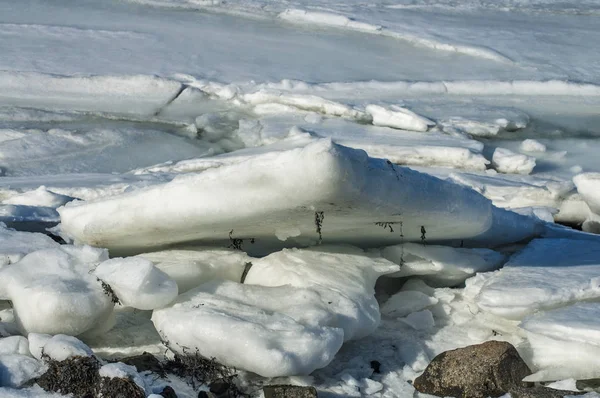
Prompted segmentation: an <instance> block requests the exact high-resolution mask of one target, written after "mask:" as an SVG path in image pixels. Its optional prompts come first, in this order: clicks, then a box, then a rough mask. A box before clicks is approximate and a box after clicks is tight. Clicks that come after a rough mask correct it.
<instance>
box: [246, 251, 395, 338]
mask: <svg viewBox="0 0 600 398" xmlns="http://www.w3.org/2000/svg"><path fill="white" fill-rule="evenodd" d="M253 264H254V265H253V266H252V268H251V269H250V271H249V272H248V275H247V277H246V283H248V284H256V285H263V286H285V285H291V286H293V287H299V288H308V289H312V290H316V291H317V292H318V293H319V294H320V295H321V297H323V298H324V299H326V300H327V302H331V305H332V306H333V311H334V312H336V313H337V316H338V318H339V319H338V321H337V326H338V327H341V328H343V329H344V340H346V341H347V340H352V339H359V338H361V337H365V336H367V335H369V334H370V333H372V332H373V331H374V330H375V329H376V328H377V326H378V325H379V321H380V317H381V315H380V313H379V305H378V304H377V300H375V296H374V294H375V290H374V287H375V282H376V281H377V278H379V276H381V275H385V274H389V273H392V272H396V271H398V270H399V266H398V265H396V264H393V263H392V262H390V261H387V260H385V259H382V258H370V257H367V256H366V254H365V253H363V252H362V251H361V250H360V249H356V248H353V247H346V246H339V247H335V246H333V247H327V246H322V247H317V248H313V249H306V250H300V249H284V250H282V251H280V252H277V253H273V254H271V255H269V256H267V257H264V258H262V259H260V260H257V261H255V262H254V263H253Z"/></svg>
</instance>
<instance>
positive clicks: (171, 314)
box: [152, 287, 344, 377]
mask: <svg viewBox="0 0 600 398" xmlns="http://www.w3.org/2000/svg"><path fill="white" fill-rule="evenodd" d="M152 321H153V322H154V325H155V326H156V329H157V330H158V332H159V333H160V335H161V336H162V338H163V339H164V340H166V341H168V344H169V347H171V349H173V350H175V351H176V352H179V353H181V354H189V355H194V352H195V350H196V349H197V350H198V352H199V353H200V354H201V355H202V356H204V357H207V358H212V357H214V358H216V360H217V361H218V362H220V363H223V364H225V365H229V366H234V367H236V368H238V369H244V370H249V371H251V372H254V373H257V374H259V375H261V376H265V377H276V376H286V375H297V374H309V373H311V372H312V371H314V370H315V369H318V368H321V367H324V366H326V365H327V364H328V363H329V362H331V360H332V359H333V356H334V355H335V353H336V352H337V351H338V350H339V349H340V347H341V345H342V342H343V339H344V333H343V331H342V330H341V329H337V328H331V327H318V326H317V327H315V326H307V325H303V324H302V323H300V322H297V321H295V320H294V319H293V318H291V317H289V316H287V315H284V314H282V313H279V312H273V311H269V310H263V309H261V308H259V307H255V306H252V305H248V304H245V303H243V302H240V301H238V300H236V299H232V298H229V297H227V296H221V295H219V294H211V293H206V292H203V291H202V290H201V287H200V288H197V289H193V290H190V291H188V292H187V293H184V294H182V295H180V296H179V297H178V298H177V300H176V301H175V303H173V304H172V305H171V306H170V307H167V308H163V309H159V310H155V311H154V313H153V315H152Z"/></svg>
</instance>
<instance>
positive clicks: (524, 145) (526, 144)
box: [521, 138, 546, 152]
mask: <svg viewBox="0 0 600 398" xmlns="http://www.w3.org/2000/svg"><path fill="white" fill-rule="evenodd" d="M521 150H522V151H525V152H546V145H544V144H542V143H541V142H539V141H536V140H534V139H531V138H528V139H526V140H523V142H521Z"/></svg>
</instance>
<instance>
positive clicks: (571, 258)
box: [476, 239, 600, 319]
mask: <svg viewBox="0 0 600 398" xmlns="http://www.w3.org/2000/svg"><path fill="white" fill-rule="evenodd" d="M598 297H600V243H598V242H596V241H585V240H573V239H536V240H534V241H532V242H531V243H530V244H529V245H527V247H525V249H523V250H521V251H520V252H518V253H517V254H515V255H513V257H511V258H510V260H509V261H508V263H507V264H506V265H505V266H504V268H503V269H501V270H500V271H497V272H496V273H495V274H493V275H492V276H491V277H490V278H488V279H487V280H486V281H485V283H484V284H483V286H482V287H481V291H480V292H479V295H478V296H477V299H476V302H477V305H478V306H479V307H480V308H481V309H483V310H485V311H489V312H491V313H493V314H495V315H499V316H502V317H506V318H509V319H521V318H522V317H524V316H525V315H528V314H531V313H533V312H535V311H538V310H542V309H552V308H556V307H560V306H564V305H567V304H569V303H572V302H575V301H578V300H588V299H594V298H598Z"/></svg>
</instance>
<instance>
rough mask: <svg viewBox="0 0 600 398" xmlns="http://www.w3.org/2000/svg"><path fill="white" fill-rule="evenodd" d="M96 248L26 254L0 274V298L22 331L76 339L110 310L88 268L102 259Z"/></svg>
mask: <svg viewBox="0 0 600 398" xmlns="http://www.w3.org/2000/svg"><path fill="white" fill-rule="evenodd" d="M105 256H106V253H105V252H104V251H102V250H99V249H92V248H89V247H88V248H85V247H83V248H81V249H79V248H75V247H69V246H61V248H59V249H46V250H39V251H36V252H33V253H30V254H28V255H27V256H25V257H24V258H23V259H22V260H20V261H19V262H17V263H15V264H11V265H7V266H4V267H3V268H2V269H0V298H2V299H5V300H11V301H12V303H13V308H14V314H15V320H16V322H17V324H18V325H19V327H20V328H21V330H22V331H23V332H26V333H29V332H37V333H49V334H59V333H64V334H68V335H79V334H81V333H84V332H86V331H88V330H91V329H94V328H95V327H97V326H99V325H100V324H102V323H104V321H105V320H106V319H107V318H108V317H109V315H110V314H111V313H112V310H113V304H112V303H111V300H110V297H109V296H107V295H106V294H105V292H104V291H103V289H102V285H101V283H100V282H99V281H98V279H97V278H96V277H95V276H94V275H93V274H90V272H89V271H90V265H92V264H93V263H94V262H99V261H103V260H105Z"/></svg>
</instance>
